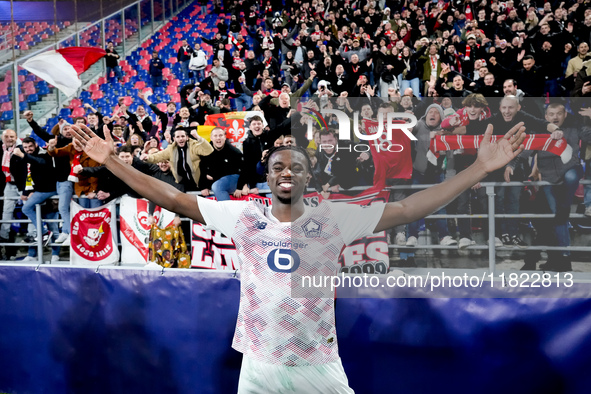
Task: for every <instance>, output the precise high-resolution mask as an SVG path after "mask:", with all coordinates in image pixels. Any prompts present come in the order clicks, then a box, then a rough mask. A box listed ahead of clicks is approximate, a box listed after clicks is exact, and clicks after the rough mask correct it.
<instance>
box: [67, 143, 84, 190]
mask: <svg viewBox="0 0 591 394" xmlns="http://www.w3.org/2000/svg"><path fill="white" fill-rule="evenodd" d="M81 156H82V152H78V151H77V152H76V153H75V154H74V158H73V159H72V164H71V165H70V175H68V180H69V181H71V182H74V183H76V182H78V174H76V173H74V167H76V166H77V165H79V164H80V157H81Z"/></svg>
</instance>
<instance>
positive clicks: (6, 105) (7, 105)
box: [0, 101, 166, 112]
mask: <svg viewBox="0 0 591 394" xmlns="http://www.w3.org/2000/svg"><path fill="white" fill-rule="evenodd" d="M0 111H2V112H6V111H12V101H9V102H7V103H2V105H1V106H0ZM165 111H166V109H165Z"/></svg>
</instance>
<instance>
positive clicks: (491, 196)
mask: <svg viewBox="0 0 591 394" xmlns="http://www.w3.org/2000/svg"><path fill="white" fill-rule="evenodd" d="M580 183H581V184H583V185H591V180H581V182H580ZM481 185H482V187H484V188H485V189H486V195H487V199H488V213H487V214H445V215H429V216H426V217H425V219H488V220H487V223H488V234H489V235H488V245H472V246H469V247H467V248H466V249H467V250H488V262H489V267H488V268H489V271H490V272H491V273H494V272H495V266H496V251H497V250H500V251H511V250H515V249H514V248H509V247H495V219H502V218H524V219H525V218H532V219H551V218H553V217H554V215H553V214H500V215H496V214H495V192H494V188H495V187H524V186H550V185H553V184H552V183H549V182H544V181H539V182H482V183H481ZM431 186H433V185H432V184H430V185H396V186H389V187H387V188H386V189H387V190H408V189H426V188H429V187H431ZM366 189H367V188H366V187H354V188H351V189H348V190H349V191H363V190H366ZM260 192H261V193H270V190H261V191H260ZM189 194H194V195H200V194H201V193H199V192H190V193H189ZM52 198H53V199H57V198H58V196H57V195H56V196H54V197H52ZM1 199H4V197H1ZM118 203H119V202H118V201H117V204H118ZM36 216H37V223H42V222H46V223H51V222H58V223H62V220H61V219H42V215H41V205H37V206H36ZM585 217H586V216H585V215H583V214H571V215H570V218H571V219H580V218H585ZM117 220H119V218H118V219H117ZM181 220H182V221H189V220H190V219H188V218H181ZM2 223H30V221H29V220H22V219H21V220H0V224H2ZM32 245H36V246H37V257H38V263H39V264H43V237H42V236H37V241H36V243H34V244H30V243H1V244H0V246H32ZM48 246H62V245H61V244H55V243H51V244H49V245H48ZM389 248H390V249H399V250H401V251H404V252H410V251H416V250H417V249H438V250H457V249H458V247H457V246H441V245H420V246H417V247H410V246H399V245H389ZM520 250H524V251H525V250H546V251H549V250H569V251H576V252H591V246H568V247H559V246H543V245H542V246H540V245H537V246H531V245H529V246H527V247H523V248H520Z"/></svg>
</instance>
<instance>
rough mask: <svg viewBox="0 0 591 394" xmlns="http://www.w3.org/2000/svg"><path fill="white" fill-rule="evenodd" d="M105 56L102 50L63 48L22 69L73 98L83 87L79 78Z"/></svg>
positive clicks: (27, 62) (43, 54)
mask: <svg viewBox="0 0 591 394" xmlns="http://www.w3.org/2000/svg"><path fill="white" fill-rule="evenodd" d="M105 54H106V52H105V50H104V49H102V48H92V47H69V48H62V49H57V50H51V51H47V52H43V53H41V54H39V55H37V56H34V57H32V58H30V59H29V60H27V61H26V62H25V63H24V64H23V65H22V67H23V68H24V69H25V70H27V71H29V72H31V73H33V74H35V75H37V76H38V77H39V78H41V79H43V80H45V81H47V82H48V83H50V84H52V85H53V86H55V87H56V88H58V89H59V90H61V91H62V92H63V93H64V94H65V95H66V96H72V95H73V94H75V93H76V91H77V90H78V88H80V86H81V85H82V82H81V81H80V78H79V77H78V76H79V75H80V74H82V73H83V72H84V71H86V70H88V68H89V67H90V66H92V65H93V64H94V63H96V62H97V61H98V60H99V59H101V58H102V57H103V56H105Z"/></svg>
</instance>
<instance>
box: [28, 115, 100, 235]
mask: <svg viewBox="0 0 591 394" xmlns="http://www.w3.org/2000/svg"><path fill="white" fill-rule="evenodd" d="M23 115H24V116H25V119H26V120H27V122H29V126H31V129H33V131H34V132H35V134H36V135H37V136H38V137H39V138H41V139H42V140H43V141H45V142H49V141H51V140H54V139H55V140H56V144H55V147H56V148H63V147H64V146H67V145H69V144H70V143H71V142H72V134H71V132H70V125H69V124H65V125H59V124H58V125H56V127H55V128H54V130H52V131H55V132H56V133H58V134H57V135H53V134H50V133H48V132H47V131H45V130H44V129H43V128H42V127H41V126H39V125H38V124H37V122H35V120H34V119H33V112H31V111H25V113H24V114H23ZM101 134H102V133H101ZM53 160H54V161H53V163H54V173H55V179H56V184H55V187H56V191H57V195H58V196H59V205H58V209H59V212H60V215H61V217H62V220H63V225H62V232H61V234H60V235H59V237H58V238H57V240H56V241H55V242H56V243H62V242H63V243H64V245H69V239H70V201H72V195H73V194H74V185H73V184H72V182H71V181H69V180H68V176H69V175H70V172H71V170H72V169H71V166H70V159H69V158H68V157H66V156H64V157H55V158H54V159H53Z"/></svg>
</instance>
